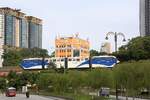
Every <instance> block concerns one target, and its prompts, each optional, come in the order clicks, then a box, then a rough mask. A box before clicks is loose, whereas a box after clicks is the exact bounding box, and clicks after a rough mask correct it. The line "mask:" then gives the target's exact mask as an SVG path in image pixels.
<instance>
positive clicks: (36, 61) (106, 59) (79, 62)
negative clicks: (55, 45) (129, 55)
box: [20, 56, 119, 69]
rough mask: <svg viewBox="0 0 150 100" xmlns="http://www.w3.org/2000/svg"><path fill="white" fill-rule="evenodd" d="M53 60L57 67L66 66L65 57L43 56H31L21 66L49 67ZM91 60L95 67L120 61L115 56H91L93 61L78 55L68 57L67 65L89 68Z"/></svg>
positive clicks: (110, 66) (112, 64)
mask: <svg viewBox="0 0 150 100" xmlns="http://www.w3.org/2000/svg"><path fill="white" fill-rule="evenodd" d="M50 62H52V63H55V64H56V67H57V68H61V67H64V68H65V58H49V59H45V60H43V59H41V58H29V59H24V60H23V61H22V62H21V64H20V66H21V67H22V68H23V69H42V65H43V64H44V66H45V68H47V66H48V64H49V63H50ZM89 62H90V63H91V65H92V67H93V68H98V67H99V68H100V67H103V68H113V67H114V65H116V64H117V63H118V62H119V61H118V60H117V58H116V57H115V56H94V57H92V58H91V61H90V60H89V59H88V58H85V59H79V58H78V57H74V58H71V57H69V58H67V65H68V68H69V69H72V68H74V69H82V68H89Z"/></svg>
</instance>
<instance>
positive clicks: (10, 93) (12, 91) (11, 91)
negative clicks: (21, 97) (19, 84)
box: [5, 87, 16, 97]
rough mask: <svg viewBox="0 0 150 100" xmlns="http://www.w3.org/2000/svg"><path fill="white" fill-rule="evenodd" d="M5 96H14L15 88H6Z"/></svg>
mask: <svg viewBox="0 0 150 100" xmlns="http://www.w3.org/2000/svg"><path fill="white" fill-rule="evenodd" d="M5 94H6V96H7V97H14V96H16V88H14V87H9V88H7V89H6V92H5Z"/></svg>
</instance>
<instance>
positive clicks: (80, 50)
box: [55, 34, 89, 59]
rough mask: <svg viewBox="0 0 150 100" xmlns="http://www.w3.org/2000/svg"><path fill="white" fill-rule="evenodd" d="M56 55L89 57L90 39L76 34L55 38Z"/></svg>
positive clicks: (60, 56)
mask: <svg viewBox="0 0 150 100" xmlns="http://www.w3.org/2000/svg"><path fill="white" fill-rule="evenodd" d="M55 57H58V58H65V57H72V58H73V57H78V58H79V59H82V58H88V57H89V41H88V40H83V39H80V38H79V37H78V35H77V34H76V36H71V37H57V38H56V40H55Z"/></svg>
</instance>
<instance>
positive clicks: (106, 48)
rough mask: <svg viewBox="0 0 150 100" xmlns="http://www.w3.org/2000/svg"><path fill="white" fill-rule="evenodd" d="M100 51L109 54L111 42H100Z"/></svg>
mask: <svg viewBox="0 0 150 100" xmlns="http://www.w3.org/2000/svg"><path fill="white" fill-rule="evenodd" d="M100 52H105V53H108V54H110V53H111V44H110V43H109V42H104V43H102V45H101V50H100Z"/></svg>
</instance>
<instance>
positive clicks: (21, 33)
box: [0, 7, 42, 48]
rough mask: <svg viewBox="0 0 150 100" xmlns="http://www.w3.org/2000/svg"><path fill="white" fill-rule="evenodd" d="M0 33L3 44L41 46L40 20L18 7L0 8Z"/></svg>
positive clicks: (27, 46) (24, 46)
mask: <svg viewBox="0 0 150 100" xmlns="http://www.w3.org/2000/svg"><path fill="white" fill-rule="evenodd" d="M0 34H1V35H0V36H1V37H2V38H3V39H2V40H4V41H2V44H3V45H8V46H14V47H21V48H34V47H38V48H42V20H41V19H39V18H36V17H33V16H25V13H23V12H21V11H20V10H18V9H11V8H8V7H4V8H0Z"/></svg>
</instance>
